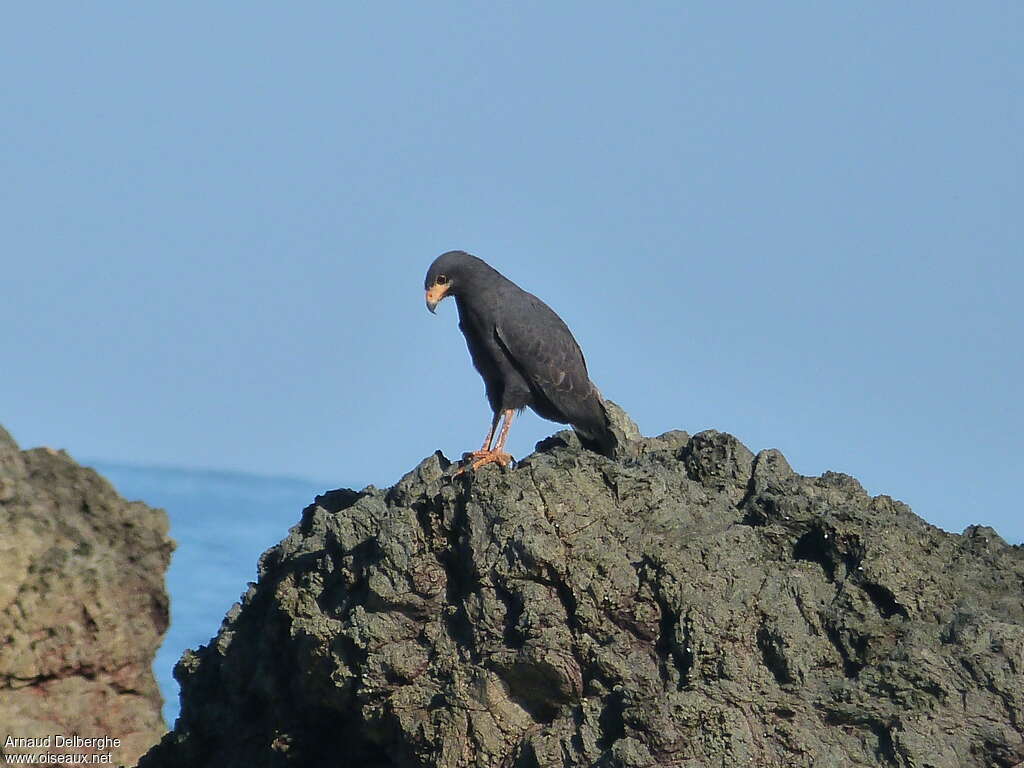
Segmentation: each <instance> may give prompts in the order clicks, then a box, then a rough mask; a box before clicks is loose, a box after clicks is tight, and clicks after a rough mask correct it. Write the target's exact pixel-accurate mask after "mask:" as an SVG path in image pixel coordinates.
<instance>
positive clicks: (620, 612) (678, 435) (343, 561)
mask: <svg viewBox="0 0 1024 768" xmlns="http://www.w3.org/2000/svg"><path fill="white" fill-rule="evenodd" d="M452 470H453V467H452V466H451V465H450V464H449V462H448V461H447V460H445V458H444V457H443V456H441V455H440V454H435V455H434V456H431V457H429V458H427V459H426V460H425V461H423V462H422V463H421V464H420V465H419V466H418V467H417V468H416V469H415V470H413V471H412V472H410V473H409V474H408V475H406V476H405V477H404V478H402V480H401V481H400V482H399V483H398V484H397V485H395V486H394V487H392V488H390V489H388V490H386V491H384V490H378V489H376V488H373V487H369V488H366V489H364V490H363V491H360V492H355V491H351V490H337V491H332V492H329V493H327V494H325V495H323V496H320V497H318V498H317V500H316V503H315V504H313V505H311V506H309V507H308V508H307V509H306V510H305V511H304V512H303V514H302V519H301V521H300V522H299V523H298V524H297V525H296V526H295V527H294V528H293V529H292V530H291V531H290V533H289V535H288V536H287V538H286V539H285V540H284V541H282V542H281V543H280V544H279V545H278V546H276V547H274V548H272V549H270V550H269V551H268V552H267V553H266V554H265V555H264V556H263V558H262V559H261V562H260V568H259V582H258V583H257V584H255V585H251V587H250V589H249V590H248V592H247V593H246V595H245V596H244V598H243V600H242V602H241V604H240V605H237V606H235V608H233V609H232V611H231V612H230V613H229V614H228V616H227V618H226V619H225V621H224V623H223V625H222V627H221V629H220V632H219V633H218V635H217V636H216V638H214V639H213V640H212V641H211V643H210V645H208V646H204V647H202V648H200V649H198V650H197V651H195V652H191V651H190V652H186V654H185V655H184V656H183V657H182V660H181V662H180V663H179V665H178V667H177V670H176V674H177V677H178V679H179V680H180V682H181V683H182V686H183V695H182V711H181V717H180V719H179V720H178V722H177V724H176V727H175V730H174V731H173V732H171V733H169V734H168V735H167V736H166V737H165V738H164V740H163V741H162V742H161V744H160V745H158V746H157V747H155V748H154V750H153V751H151V752H150V753H149V754H148V755H147V756H146V757H145V758H143V760H142V762H141V763H140V766H141V767H144V768H160V767H171V766H181V767H184V766H284V765H304V766H305V765H316V766H369V767H375V768H385V766H389V767H393V766H451V767H454V766H518V767H520V768H526V767H528V766H545V767H546V766H607V767H610V766H622V767H623V768H625V767H627V766H628V767H629V768H639V767H640V766H656V765H657V766H661V765H664V766H687V767H692V768H697V766H701V767H703V766H727V767H731V766H746V765H751V766H759V767H764V766H786V768H791V767H793V766H807V767H809V766H814V767H815V768H823V766H906V767H910V766H914V767H915V768H924V767H925V766H930V767H931V768H946V767H948V768H965V767H968V766H978V767H979V768H981V767H983V768H992V766H1011V765H1015V764H1017V763H1018V762H1019V761H1020V760H1022V759H1024V741H1022V736H1024V677H1022V671H1024V551H1022V550H1021V549H1020V548H1017V547H1011V546H1008V545H1007V544H1006V543H1005V542H1003V541H1002V540H1001V539H1000V538H999V536H997V535H996V534H995V533H994V532H993V531H992V530H990V529H986V528H978V527H973V528H969V529H968V530H967V531H966V532H965V533H964V535H962V536H961V535H954V534H949V533H945V532H943V531H941V530H939V529H937V528H935V527H933V526H931V525H928V524H927V523H925V522H924V521H923V520H921V519H920V518H918V517H916V516H915V515H914V514H912V513H911V511H910V509H908V508H907V507H906V506H905V505H903V504H901V503H900V502H897V501H894V500H893V499H891V498H889V497H887V496H878V497H874V498H872V497H870V496H868V495H867V494H866V493H865V492H864V490H863V489H862V488H861V486H860V484H859V483H858V482H857V481H856V480H854V479H853V478H851V477H848V476H846V475H842V474H837V473H833V472H828V473H826V474H824V475H823V476H822V477H819V478H808V477H801V476H799V475H797V474H795V473H794V472H793V471H792V470H791V469H790V467H789V466H788V465H787V463H786V460H785V459H784V458H783V456H782V455H781V454H780V453H778V452H777V451H772V450H769V451H762V452H761V453H759V454H758V455H757V456H756V457H755V456H754V455H753V454H752V453H751V452H750V451H748V450H747V449H746V448H745V447H744V446H743V445H741V444H740V443H739V442H737V441H736V439H735V438H733V437H731V436H730V435H727V434H721V433H717V432H713V431H712V432H703V433H701V434H698V435H695V436H694V437H692V438H691V437H690V436H688V435H687V434H685V433H683V432H670V433H668V434H665V435H662V436H660V437H656V438H649V439H643V440H639V441H637V443H636V445H635V446H634V450H633V451H632V452H631V455H629V456H624V457H621V458H619V459H617V460H615V461H611V460H608V459H605V458H603V457H600V456H597V455H595V454H593V453H589V452H587V451H583V450H581V449H580V448H579V446H578V443H576V441H575V438H574V437H573V436H572V434H571V433H568V432H564V433H559V435H556V436H555V437H554V438H550V439H548V440H546V441H544V442H543V443H541V444H540V445H539V446H538V452H537V453H535V454H533V455H531V456H529V457H527V458H526V459H525V460H524V461H522V462H521V463H520V464H519V465H518V466H516V467H515V468H514V469H513V470H511V471H502V470H500V469H499V468H497V467H489V468H485V469H484V470H482V471H481V472H479V473H478V474H477V475H475V476H474V475H463V476H460V477H453V476H452Z"/></svg>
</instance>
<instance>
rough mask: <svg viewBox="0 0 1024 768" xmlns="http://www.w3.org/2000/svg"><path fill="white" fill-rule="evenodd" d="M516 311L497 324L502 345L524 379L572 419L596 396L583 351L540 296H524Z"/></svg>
mask: <svg viewBox="0 0 1024 768" xmlns="http://www.w3.org/2000/svg"><path fill="white" fill-rule="evenodd" d="M514 310H515V311H512V312H506V313H504V314H505V316H504V317H502V318H501V320H500V321H499V322H498V323H497V324H496V325H495V334H496V336H497V339H498V343H499V344H500V345H501V346H502V348H503V349H504V350H505V352H506V353H507V354H508V356H509V358H510V359H511V361H512V363H513V365H515V366H516V368H517V369H518V370H519V372H520V373H521V374H522V375H523V378H525V379H526V380H527V381H528V382H529V383H530V384H531V386H533V387H534V388H536V390H539V391H540V393H541V394H543V395H544V397H545V398H546V399H547V400H548V401H550V403H551V404H552V405H553V406H554V407H555V408H556V409H557V410H558V411H559V412H560V414H561V416H562V417H563V418H564V419H565V420H571V419H572V418H573V417H574V416H575V415H576V414H577V413H579V411H580V404H581V401H584V400H587V399H589V398H590V397H592V396H593V395H592V385H591V384H590V377H589V376H588V375H587V363H586V361H585V360H584V359H583V352H582V351H581V350H580V348H579V345H578V344H577V343H576V340H575V339H574V338H573V336H572V333H571V332H570V331H569V329H568V328H567V327H566V325H565V323H564V322H562V320H561V318H559V317H558V315H556V314H555V313H554V312H553V311H552V310H551V308H550V307H548V306H547V305H546V304H544V303H543V302H542V301H541V300H540V299H538V298H537V297H535V296H533V295H532V294H524V296H523V298H522V300H521V301H519V302H516V306H515V308H514ZM538 405H540V404H539V403H538ZM538 412H541V410H540V409H538ZM541 415H547V414H544V413H541ZM548 417H549V418H550V416H548Z"/></svg>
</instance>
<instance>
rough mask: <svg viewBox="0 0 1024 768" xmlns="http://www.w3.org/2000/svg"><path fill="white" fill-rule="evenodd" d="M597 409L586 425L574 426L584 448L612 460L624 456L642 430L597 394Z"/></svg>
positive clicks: (622, 411) (620, 409) (623, 412)
mask: <svg viewBox="0 0 1024 768" xmlns="http://www.w3.org/2000/svg"><path fill="white" fill-rule="evenodd" d="M594 391H595V393H596V394H597V402H596V405H597V407H596V408H595V409H594V410H595V413H594V414H593V415H592V417H591V418H589V419H587V420H586V423H580V424H573V425H572V426H573V429H575V430H576V434H577V435H578V436H579V438H580V443H581V444H582V445H583V447H584V448H586V449H588V450H591V451H594V452H595V453H600V454H601V455H602V456H607V457H608V458H610V459H613V458H616V457H617V456H619V455H621V454H622V449H623V448H624V447H625V444H626V443H627V442H628V441H630V440H634V439H637V438H639V437H640V430H639V429H637V426H636V424H634V423H633V420H632V419H630V418H629V416H628V415H627V414H626V412H625V411H624V410H622V408H620V407H619V406H618V405H617V404H615V403H613V402H612V401H611V400H605V399H604V398H603V397H601V393H600V392H597V390H596V388H595V390H594Z"/></svg>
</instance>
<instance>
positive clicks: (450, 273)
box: [423, 251, 483, 312]
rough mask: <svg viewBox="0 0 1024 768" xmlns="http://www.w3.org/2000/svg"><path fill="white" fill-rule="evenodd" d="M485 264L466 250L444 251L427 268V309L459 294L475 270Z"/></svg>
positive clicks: (433, 307)
mask: <svg viewBox="0 0 1024 768" xmlns="http://www.w3.org/2000/svg"><path fill="white" fill-rule="evenodd" d="M481 264H483V262H482V261H480V259H478V258H477V257H476V256H470V255H469V254H468V253H466V252H465V251H448V253H442V254H441V255H440V256H438V257H437V258H436V259H434V263H433V264H431V265H430V269H428V270H427V278H426V280H424V281H423V287H424V288H425V289H426V291H427V309H429V310H430V311H431V312H433V311H434V309H435V307H437V305H438V304H439V303H440V302H441V300H442V299H444V298H445V297H447V296H457V295H458V294H459V290H460V288H465V287H466V286H467V284H468V283H469V282H470V281H471V280H472V276H473V274H474V272H475V271H478V270H479V266H478V265H481Z"/></svg>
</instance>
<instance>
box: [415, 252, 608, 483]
mask: <svg viewBox="0 0 1024 768" xmlns="http://www.w3.org/2000/svg"><path fill="white" fill-rule="evenodd" d="M424 287H425V288H426V291H427V307H428V308H429V309H430V311H431V312H433V311H434V307H435V306H436V305H437V303H438V302H439V301H441V300H442V299H443V298H445V297H446V296H454V297H455V303H456V305H457V306H458V310H459V329H460V330H461V331H462V333H463V335H464V336H465V337H466V345H467V346H468V347H469V354H470V357H472V359H473V365H474V366H475V367H476V369H477V371H479V372H480V375H481V376H482V377H483V380H484V387H485V389H486V391H487V400H488V401H489V402H490V404H491V410H493V411H494V419H493V420H492V423H491V431H490V432H489V433H488V435H487V440H486V441H485V442H484V446H483V447H482V448H481V450H479V451H476V452H475V453H474V456H475V457H477V458H478V459H479V460H478V461H476V462H474V464H473V468H474V469H476V468H478V467H479V466H482V465H483V464H486V463H490V462H493V461H497V462H500V463H502V464H507V463H508V462H509V461H511V457H510V456H508V455H507V454H504V453H503V450H502V449H503V448H504V445H505V438H506V437H507V435H508V429H509V426H510V425H511V420H512V415H513V414H514V412H515V411H518V410H522V409H523V408H525V407H526V406H530V407H531V408H532V409H533V410H534V411H536V412H537V414H538V415H540V416H542V417H544V418H545V419H550V420H551V421H557V422H560V423H562V424H571V425H572V426H573V428H574V429H575V430H576V432H577V434H578V435H579V436H580V439H581V442H583V444H584V445H585V446H586V447H587V448H590V449H591V450H595V451H598V452H600V453H604V454H605V455H611V454H612V452H613V451H614V449H615V445H616V439H615V436H614V435H613V433H612V430H611V428H610V426H609V419H608V412H607V410H606V408H605V404H604V399H603V398H602V397H601V393H600V392H599V391H598V390H597V387H595V386H594V384H593V383H592V382H591V381H590V376H589V375H588V374H587V363H586V361H585V360H584V359H583V353H582V352H581V351H580V347H579V345H578V344H577V343H576V339H574V338H573V335H572V333H571V332H570V331H569V328H568V327H567V326H566V324H565V323H564V322H563V321H562V319H561V318H560V317H559V316H558V315H556V314H555V313H554V311H553V310H552V309H551V308H550V307H549V306H548V305H547V304H545V303H544V302H543V301H541V300H540V299H538V298H537V297H536V296H534V295H533V294H531V293H527V292H526V291H524V290H523V289H522V288H520V287H519V286H518V285H516V284H515V283H513V282H512V281H511V280H509V279H507V278H506V277H505V276H503V275H502V274H501V273H500V272H498V271H497V270H495V269H493V268H492V267H491V266H489V265H488V264H486V263H485V262H484V261H482V260H481V259H478V258H477V257H476V256H471V255H470V254H468V253H465V252H463V251H449V252H448V253H444V254H442V255H441V256H438V257H437V259H436V260H435V261H434V263H433V264H431V265H430V269H429V270H427V277H426V280H425V286H424ZM502 415H505V424H504V426H503V427H502V430H501V434H500V435H499V438H498V443H497V445H496V446H495V449H494V450H493V451H492V450H491V449H490V442H491V439H492V438H493V436H494V430H495V428H496V427H497V424H498V421H499V419H500V418H501V416H502Z"/></svg>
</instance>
